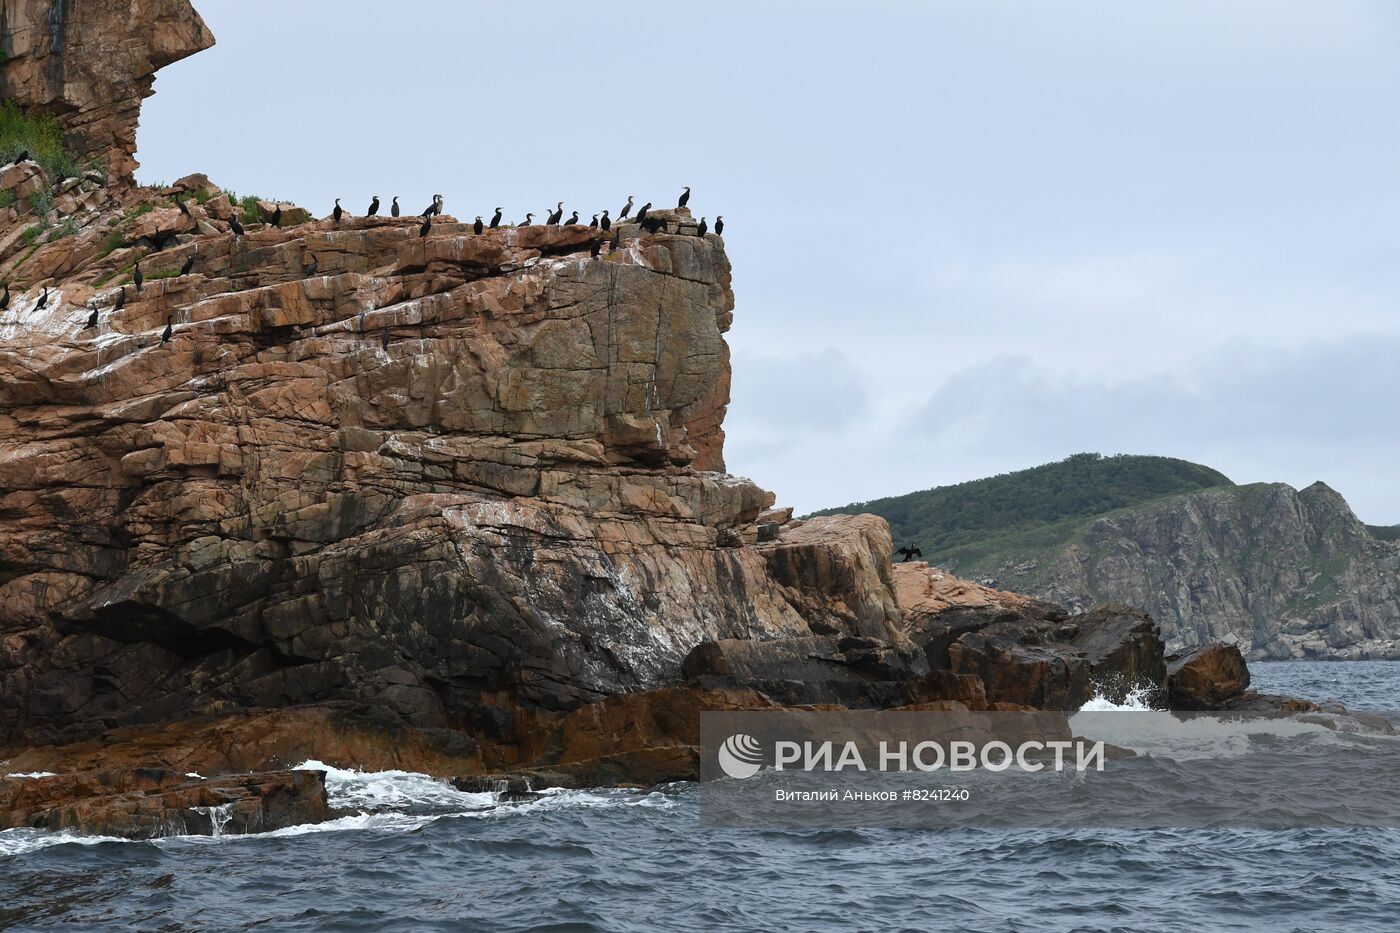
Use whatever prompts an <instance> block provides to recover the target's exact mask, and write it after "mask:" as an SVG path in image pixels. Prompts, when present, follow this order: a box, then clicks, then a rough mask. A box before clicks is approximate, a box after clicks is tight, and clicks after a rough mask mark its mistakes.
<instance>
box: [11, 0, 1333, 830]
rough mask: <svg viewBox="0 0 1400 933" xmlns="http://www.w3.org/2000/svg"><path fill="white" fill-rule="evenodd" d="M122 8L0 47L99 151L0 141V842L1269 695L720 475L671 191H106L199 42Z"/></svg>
mask: <svg viewBox="0 0 1400 933" xmlns="http://www.w3.org/2000/svg"><path fill="white" fill-rule="evenodd" d="M129 7H130V5H129V4H116V3H99V4H94V5H91V7H90V9H88V10H87V11H86V15H87V19H86V20H85V23H84V29H85V30H87V31H88V33H89V34H92V35H99V34H108V33H110V34H111V35H120V36H126V37H128V39H127V43H128V45H132V46H133V47H134V48H136V49H137V51H138V52H140V51H141V48H142V43H145V46H144V50H145V51H144V53H142V54H124V55H122V56H111V57H107V58H104V59H103V61H104V63H105V67H104V69H103V70H102V71H101V72H100V73H97V72H94V71H93V70H92V68H91V66H90V63H87V64H85V63H84V62H83V61H81V60H80V58H81V56H79V55H77V54H76V52H74V54H72V55H67V56H65V55H62V54H58V53H57V52H55V51H54V50H56V49H57V50H60V51H61V50H64V49H67V48H70V46H69V45H66V44H65V43H73V45H72V46H71V48H74V49H76V48H77V47H78V44H77V43H76V40H75V39H73V37H70V36H68V35H67V32H66V31H65V30H67V25H66V24H65V23H64V22H62V21H54V20H51V19H46V18H45V15H44V11H45V10H46V8H47V7H46V5H45V4H41V3H39V2H37V0H23V2H21V3H19V4H17V5H14V6H13V9H12V10H11V11H10V13H9V15H10V16H11V17H12V19H11V21H10V26H11V27H13V28H18V25H20V24H23V23H28V24H29V31H27V32H26V35H28V36H29V37H30V38H31V39H33V40H34V41H33V42H32V43H31V45H32V48H29V47H16V48H15V49H14V50H13V53H12V54H11V55H10V56H9V57H8V58H7V59H5V60H4V61H3V63H0V77H3V82H4V87H5V89H6V92H7V94H8V95H9V97H10V98H11V99H12V100H14V101H16V102H17V104H18V105H20V106H22V107H24V108H26V109H27V110H29V111H32V112H35V113H50V114H56V115H57V118H58V119H59V121H60V124H61V125H62V128H63V131H64V138H65V140H66V141H68V142H69V144H70V145H71V146H72V147H73V151H74V152H76V153H79V154H85V155H93V156H96V157H98V158H97V163H98V164H99V165H100V166H105V172H104V171H102V170H93V171H90V172H85V173H82V174H80V175H79V176H77V177H68V178H50V177H48V176H47V175H46V174H45V171H44V169H43V168H42V166H40V165H39V164H37V163H35V162H31V161H24V162H20V163H16V164H11V165H7V166H3V167H0V190H3V191H5V192H8V195H9V197H8V198H7V199H6V201H7V203H6V206H5V207H3V208H0V279H2V280H3V281H4V282H6V283H8V291H7V294H9V295H10V298H9V300H8V303H7V304H6V306H5V308H4V309H3V310H0V697H2V698H3V703H0V774H8V775H25V774H34V773H44V772H53V774H52V776H43V777H37V778H36V777H3V778H0V828H3V827H13V826H30V827H47V828H59V827H64V828H79V829H83V830H86V831H91V832H101V833H111V834H116V835H123V836H137V837H139V836H149V835H159V834H163V833H169V832H195V833H198V832H205V831H208V832H214V831H216V830H218V831H222V832H252V831H261V830H267V829H274V828H277V827H280V826H286V825H292V824H295V823H303V822H314V821H317V820H321V819H325V818H327V817H328V816H329V815H330V813H331V811H330V810H329V808H328V805H327V801H326V797H325V790H324V782H323V781H322V780H321V779H319V778H317V777H308V776H307V775H308V774H309V773H311V774H314V772H303V771H289V770H287V769H289V768H294V767H295V766H296V765H297V764H298V763H300V762H304V761H307V760H309V759H314V760H319V761H325V762H331V763H335V764H338V765H342V766H346V767H354V768H362V769H363V768H389V767H393V768H406V769H412V770H416V771H421V772H423V773H426V774H430V775H434V776H437V777H442V778H450V779H454V780H456V781H458V782H459V783H460V784H463V785H466V786H485V785H483V783H482V782H489V783H490V785H491V786H495V784H496V782H499V781H504V782H505V786H506V787H507V788H509V787H511V786H512V781H515V782H517V784H518V783H519V782H523V781H529V782H531V786H535V787H539V786H544V785H546V784H556V785H564V786H592V785H602V784H617V783H628V784H652V783H656V782H662V781H671V780H678V779H688V778H691V777H693V776H694V775H695V766H696V756H697V745H698V723H699V715H700V713H702V712H704V711H706V710H733V709H764V708H775V707H779V706H787V707H801V708H819V709H834V708H860V709H867V708H874V709H892V708H910V707H914V708H919V709H947V710H964V709H965V710H982V709H996V710H1002V709H1008V710H1009V709H1048V710H1065V711H1072V710H1075V709H1077V708H1079V706H1081V705H1082V704H1083V703H1084V702H1086V701H1087V700H1088V699H1090V698H1091V697H1092V696H1093V695H1095V694H1096V693H1104V694H1106V695H1109V696H1119V697H1121V696H1124V695H1126V694H1127V693H1129V692H1131V691H1138V692H1143V693H1145V694H1147V695H1150V696H1152V697H1155V698H1157V700H1158V701H1159V702H1161V703H1168V702H1170V703H1172V704H1174V705H1177V706H1180V707H1182V708H1187V707H1189V708H1245V707H1248V708H1277V709H1290V710H1301V709H1304V708H1306V707H1308V706H1309V705H1308V704H1298V703H1296V702H1293V701H1287V700H1284V699H1281V698H1270V697H1261V696H1258V695H1254V694H1250V693H1248V692H1247V686H1248V679H1247V673H1242V672H1243V660H1242V659H1237V657H1236V656H1237V655H1238V652H1234V655H1231V654H1230V652H1231V651H1232V649H1228V648H1213V649H1211V650H1210V651H1208V652H1205V653H1203V654H1199V655H1193V656H1192V657H1189V658H1178V659H1174V660H1172V661H1170V662H1169V661H1168V659H1167V658H1166V657H1165V654H1164V648H1163V642H1162V638H1161V635H1160V633H1159V631H1158V630H1157V626H1156V625H1155V623H1154V622H1153V621H1152V620H1151V619H1150V618H1149V617H1148V616H1147V615H1146V614H1144V613H1143V612H1141V611H1140V610H1137V609H1133V608H1131V607H1128V606H1121V605H1110V606H1105V607H1102V608H1099V609H1095V610H1093V611H1091V612H1086V613H1081V614H1070V613H1067V612H1065V611H1064V610H1062V609H1060V608H1058V607H1056V606H1053V605H1050V604H1048V603H1044V602H1039V601H1035V600H1030V599H1026V598H1024V597H1021V596H1017V595H1014V594H1011V593H1005V592H999V591H996V590H991V589H988V588H986V587H980V586H977V585H976V584H972V583H969V582H967V581H962V580H957V579H956V578H953V577H951V576H949V575H947V574H945V573H942V572H941V571H938V570H937V569H935V568H930V567H928V566H927V565H923V564H898V565H896V564H893V563H892V561H891V551H892V545H891V541H890V536H889V529H888V527H887V526H886V524H885V522H884V520H883V519H880V518H877V517H875V516H869V515H857V516H847V515H837V516H826V517H822V518H817V519H810V520H807V521H801V520H796V519H794V518H793V517H792V512H791V510H790V509H782V508H774V507H773V506H774V503H775V501H776V497H775V496H774V495H773V494H772V493H770V492H768V491H766V490H764V489H762V488H761V487H759V486H758V485H757V484H755V483H753V482H752V481H750V480H747V479H744V478H741V477H736V476H732V475H729V474H727V473H726V472H725V464H724V455H723V442H724V431H723V419H724V414H725V409H726V406H727V404H728V399H729V379H730V368H729V350H728V346H727V344H726V343H725V339H724V333H725V332H726V331H727V329H728V328H729V326H730V323H731V322H732V319H733V312H734V296H733V293H732V290H731V288H730V269H729V261H728V258H727V256H726V253H725V250H724V241H723V239H722V238H720V237H719V236H716V235H713V234H706V233H703V232H702V231H701V230H700V229H699V227H698V226H697V224H696V223H695V221H694V220H693V218H692V216H691V214H690V212H689V211H688V210H686V209H678V210H674V211H669V210H666V211H655V212H653V214H652V220H653V221H655V222H656V223H657V224H661V223H662V222H664V226H655V225H652V226H646V227H643V226H641V225H638V224H636V223H630V222H629V223H622V224H617V225H615V226H614V228H613V231H612V233H611V234H607V233H604V232H601V231H599V230H596V229H592V228H589V227H583V226H578V225H565V226H529V227H520V228H515V227H503V228H500V229H493V230H487V231H484V232H482V233H479V234H478V233H476V232H475V231H474V229H473V226H472V225H471V224H465V223H459V222H457V220H456V219H455V218H454V217H452V216H451V215H450V214H443V215H441V216H438V217H435V218H433V219H432V222H431V223H429V224H427V225H426V227H425V228H424V227H420V225H421V223H422V221H421V219H420V218H417V217H408V218H392V217H352V216H346V217H344V218H333V217H326V218H323V219H314V218H313V217H312V215H311V213H310V212H308V211H304V210H302V209H299V208H295V207H294V206H292V205H288V204H282V203H276V202H267V201H264V202H259V203H256V204H251V205H243V204H235V203H234V201H233V200H232V199H231V198H230V197H229V195H228V193H227V192H225V191H223V190H221V189H220V188H219V187H218V186H217V185H215V184H213V183H212V182H210V181H209V179H207V178H205V177H203V176H200V175H191V176H188V177H187V178H184V179H181V180H180V181H179V182H177V183H176V184H174V185H172V186H170V187H167V188H162V189H152V188H141V187H138V186H136V185H135V184H134V182H133V181H132V178H131V171H132V170H133V169H134V168H135V160H134V134H135V117H136V110H135V102H138V101H139V100H140V99H141V98H142V97H143V96H146V94H148V93H149V90H150V87H151V81H152V78H153V75H154V70H155V69H156V68H159V67H160V66H161V65H163V64H165V63H168V62H169V61H173V60H175V59H177V58H180V57H182V56H184V55H187V54H191V53H192V52H194V51H197V50H198V49H199V48H203V47H206V46H207V45H208V44H209V43H210V42H212V38H211V37H209V35H208V31H207V30H206V29H205V28H204V25H203V23H202V22H201V21H200V20H199V17H198V15H197V14H196V13H195V12H194V10H193V9H192V8H190V7H189V5H188V3H186V2H184V0H162V2H158V3H157V2H151V3H144V4H138V9H137V10H136V12H135V14H133V13H132V10H131V9H130V8H129ZM65 69H68V70H72V71H73V72H74V75H71V76H69V77H70V78H71V80H67V81H59V82H57V84H55V83H54V81H53V75H54V74H55V73H58V74H59V75H60V76H62V75H63V74H64V73H65ZM78 72H81V75H78ZM79 76H81V77H82V78H83V80H82V81H79V80H78V77H79ZM55 88H57V89H58V91H60V92H69V91H71V92H73V93H77V92H79V91H81V93H82V95H83V96H82V98H81V99H80V100H79V99H75V100H71V101H67V102H66V104H67V105H66V106H58V104H59V103H60V102H56V100H55V98H54V94H55V93H56V90H55ZM240 217H242V221H239V218H240ZM614 235H615V237H616V239H615V240H614V239H613V236H614ZM138 272H139V273H140V275H139V276H138ZM138 278H139V279H140V280H139V281H138ZM192 775H202V776H203V777H200V776H192Z"/></svg>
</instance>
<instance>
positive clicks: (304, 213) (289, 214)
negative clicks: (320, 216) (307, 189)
mask: <svg viewBox="0 0 1400 933" xmlns="http://www.w3.org/2000/svg"><path fill="white" fill-rule="evenodd" d="M279 207H280V208H282V221H281V223H280V224H279V226H283V227H295V226H297V225H298V224H304V223H310V222H311V221H312V220H313V219H314V218H313V217H312V216H311V212H310V211H308V210H307V209H306V208H304V207H297V206H296V205H295V204H283V203H281V202H280V201H261V200H260V201H258V216H259V217H261V218H262V222H263V223H265V224H270V223H272V216H273V215H274V214H276V213H277V208H279Z"/></svg>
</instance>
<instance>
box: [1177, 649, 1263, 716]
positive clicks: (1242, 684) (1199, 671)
mask: <svg viewBox="0 0 1400 933" xmlns="http://www.w3.org/2000/svg"><path fill="white" fill-rule="evenodd" d="M1248 686H1249V668H1248V666H1246V664H1245V661H1244V656H1243V655H1242V654H1240V649H1239V648H1237V647H1235V646H1234V645H1226V644H1221V643H1216V644H1212V645H1205V646H1202V647H1200V648H1196V649H1195V650H1194V651H1189V652H1186V653H1185V654H1174V655H1171V656H1170V657H1168V658H1167V698H1168V701H1169V702H1170V704H1171V707H1172V709H1194V710H1205V709H1216V708H1218V707H1219V706H1220V705H1221V704H1222V703H1224V702H1225V701H1226V700H1229V699H1230V698H1231V697H1235V696H1238V695H1239V694H1241V693H1243V692H1244V690H1245V688H1247V687H1248Z"/></svg>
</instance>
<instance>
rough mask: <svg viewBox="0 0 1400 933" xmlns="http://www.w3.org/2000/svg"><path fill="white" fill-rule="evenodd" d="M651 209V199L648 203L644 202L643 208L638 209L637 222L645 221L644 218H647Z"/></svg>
mask: <svg viewBox="0 0 1400 933" xmlns="http://www.w3.org/2000/svg"><path fill="white" fill-rule="evenodd" d="M649 210H651V202H650V201H648V202H647V203H645V204H643V205H642V209H641V210H639V211H637V223H641V222H642V221H644V220H646V219H647V211H649Z"/></svg>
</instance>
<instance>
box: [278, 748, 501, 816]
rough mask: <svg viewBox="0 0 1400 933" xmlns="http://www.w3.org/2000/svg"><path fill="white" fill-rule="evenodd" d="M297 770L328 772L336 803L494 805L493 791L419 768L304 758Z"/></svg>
mask: <svg viewBox="0 0 1400 933" xmlns="http://www.w3.org/2000/svg"><path fill="white" fill-rule="evenodd" d="M294 770H296V771H324V772H326V795H327V797H328V798H329V801H330V805H331V806H333V807H352V808H357V809H363V810H371V811H374V810H406V809H411V808H415V807H424V808H434V809H455V810H468V809H480V808H482V807H490V806H494V805H495V803H496V795H495V794H492V793H467V792H466V791H460V790H458V789H457V788H455V787H453V786H452V785H451V784H448V783H447V782H446V781H440V780H438V779H437V778H434V777H429V776H428V775H426V774H420V773H419V772H417V771H355V770H352V769H349V768H337V767H335V766H333V765H328V764H326V763H325V762H322V761H315V760H311V761H303V762H302V763H301V764H299V765H297V766H296V768H295V769H294Z"/></svg>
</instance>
